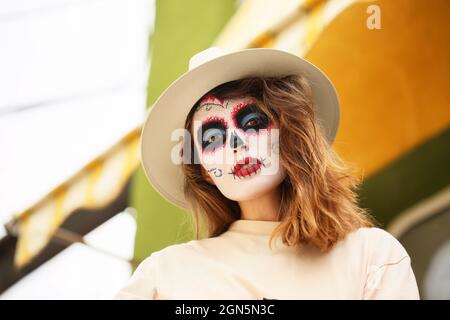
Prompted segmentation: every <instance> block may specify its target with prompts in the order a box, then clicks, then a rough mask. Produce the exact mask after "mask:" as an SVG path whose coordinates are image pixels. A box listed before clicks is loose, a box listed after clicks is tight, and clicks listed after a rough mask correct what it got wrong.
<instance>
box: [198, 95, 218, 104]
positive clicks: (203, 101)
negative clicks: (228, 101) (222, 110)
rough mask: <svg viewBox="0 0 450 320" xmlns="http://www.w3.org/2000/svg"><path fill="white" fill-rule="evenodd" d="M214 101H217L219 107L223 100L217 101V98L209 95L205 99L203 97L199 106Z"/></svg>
mask: <svg viewBox="0 0 450 320" xmlns="http://www.w3.org/2000/svg"><path fill="white" fill-rule="evenodd" d="M214 100H217V101H219V102H220V104H221V105H223V103H224V99H219V98H217V97H216V96H215V95H212V94H210V95H207V96H206V97H204V98H203V99H202V100H201V101H200V104H199V106H201V105H202V104H205V103H207V102H214Z"/></svg>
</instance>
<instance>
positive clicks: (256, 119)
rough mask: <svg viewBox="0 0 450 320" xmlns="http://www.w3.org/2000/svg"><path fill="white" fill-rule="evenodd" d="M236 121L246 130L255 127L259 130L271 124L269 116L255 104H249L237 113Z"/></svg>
mask: <svg viewBox="0 0 450 320" xmlns="http://www.w3.org/2000/svg"><path fill="white" fill-rule="evenodd" d="M236 123H237V126H238V127H239V128H241V129H242V130H244V131H247V130H249V129H253V130H255V131H256V132H258V131H259V130H261V129H266V128H267V127H268V126H269V118H268V117H267V116H266V115H265V114H264V113H263V112H261V111H260V110H259V109H258V108H257V107H256V106H255V105H248V106H247V107H244V108H243V109H242V110H240V111H239V112H238V113H237V114H236Z"/></svg>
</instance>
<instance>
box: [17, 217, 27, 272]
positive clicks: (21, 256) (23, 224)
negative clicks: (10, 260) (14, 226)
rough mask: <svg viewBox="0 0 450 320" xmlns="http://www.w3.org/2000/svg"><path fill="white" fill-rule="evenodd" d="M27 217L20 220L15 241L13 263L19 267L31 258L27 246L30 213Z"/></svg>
mask: <svg viewBox="0 0 450 320" xmlns="http://www.w3.org/2000/svg"><path fill="white" fill-rule="evenodd" d="M27 217H28V218H27V219H22V220H20V225H19V235H20V237H19V239H18V242H17V249H16V254H15V256H14V265H15V266H16V267H18V268H21V267H22V266H24V265H25V264H27V263H28V261H30V259H31V254H30V248H29V233H28V229H29V225H30V215H27Z"/></svg>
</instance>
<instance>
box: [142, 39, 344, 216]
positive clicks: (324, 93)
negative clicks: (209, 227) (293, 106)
mask: <svg viewBox="0 0 450 320" xmlns="http://www.w3.org/2000/svg"><path fill="white" fill-rule="evenodd" d="M291 74H301V75H303V76H305V77H306V78H307V79H308V81H309V83H310V85H311V88H312V92H313V101H314V106H315V110H314V112H315V115H316V117H317V120H318V122H319V125H320V126H321V127H322V129H323V131H324V133H325V136H326V138H327V141H328V142H329V144H330V145H331V144H332V143H333V141H334V138H335V135H336V132H337V129H338V125H339V100H338V96H337V94H336V90H335V88H334V86H333V84H332V83H331V81H330V80H329V79H328V77H327V76H326V75H325V74H324V73H323V72H322V71H321V70H320V69H318V68H317V67H316V66H314V65H313V64H311V63H310V62H308V61H306V60H304V59H302V58H300V57H298V56H296V55H293V54H291V53H288V52H285V51H281V50H277V49H269V48H255V49H245V50H241V51H235V52H231V53H228V54H225V55H223V56H220V57H218V58H215V59H213V60H211V61H208V62H206V63H204V64H201V65H199V66H198V67H196V68H194V69H192V70H190V71H188V72H186V73H184V74H183V75H181V76H180V77H179V78H178V79H177V80H175V81H174V82H173V83H172V84H171V85H170V86H169V87H168V88H167V89H166V90H165V91H164V92H163V93H162V94H161V95H160V96H159V98H158V99H157V101H156V102H155V103H154V104H153V106H152V107H151V108H150V110H149V112H148V114H147V117H146V120H145V123H144V126H143V129H142V136H141V162H142V165H143V167H144V171H145V174H146V176H147V178H148V179H149V181H150V183H151V184H152V185H153V187H154V188H155V189H156V191H157V192H158V193H159V194H161V195H162V196H163V197H164V198H166V199H167V200H169V201H170V202H172V203H173V204H175V205H176V206H178V207H180V208H183V209H190V205H189V203H188V202H187V201H186V199H185V197H184V191H183V185H184V175H183V172H182V170H181V165H178V164H175V163H173V162H172V160H171V154H172V150H173V148H174V147H175V146H176V145H177V144H180V141H173V140H172V133H173V131H174V130H175V129H184V125H185V121H186V117H187V115H188V113H189V111H190V110H191V108H192V107H193V105H194V104H195V103H196V102H197V101H198V99H200V98H201V97H202V96H203V95H204V94H205V93H207V92H208V91H210V90H211V89H213V88H214V87H216V86H218V85H220V84H223V83H225V82H228V81H233V80H238V79H243V78H247V77H255V76H270V77H277V76H285V75H291Z"/></svg>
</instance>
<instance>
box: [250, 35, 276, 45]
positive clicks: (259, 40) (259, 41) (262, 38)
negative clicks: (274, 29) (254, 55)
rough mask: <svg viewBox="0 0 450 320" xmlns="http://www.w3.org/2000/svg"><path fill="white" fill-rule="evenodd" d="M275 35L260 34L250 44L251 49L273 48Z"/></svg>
mask: <svg viewBox="0 0 450 320" xmlns="http://www.w3.org/2000/svg"><path fill="white" fill-rule="evenodd" d="M274 38H275V35H274V34H272V33H270V32H262V33H260V34H259V35H258V36H257V37H256V38H255V39H254V40H253V41H252V43H251V44H250V46H249V47H250V48H271V47H272V46H273V40H274Z"/></svg>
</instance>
